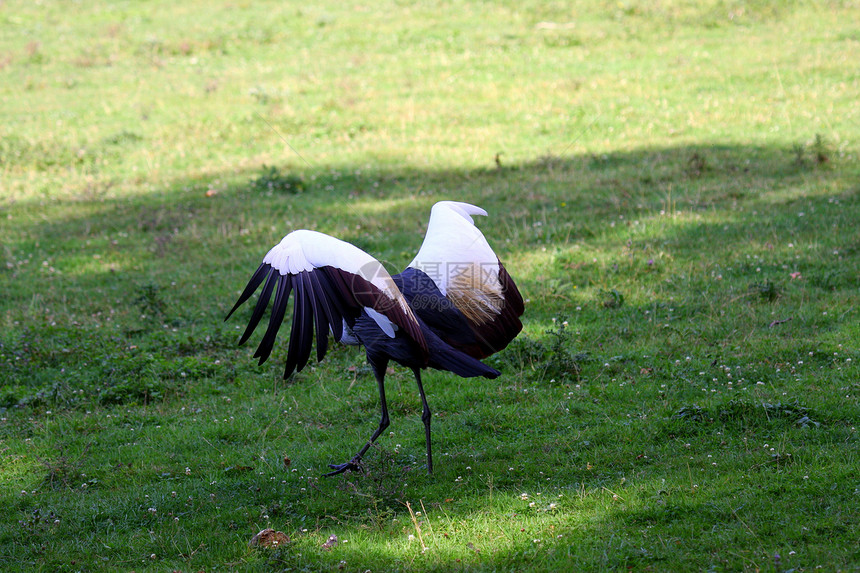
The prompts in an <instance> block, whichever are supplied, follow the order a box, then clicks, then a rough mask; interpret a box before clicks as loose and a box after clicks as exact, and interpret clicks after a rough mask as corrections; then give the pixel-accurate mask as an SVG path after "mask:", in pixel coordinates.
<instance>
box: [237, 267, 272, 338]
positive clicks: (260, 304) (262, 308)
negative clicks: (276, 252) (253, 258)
mask: <svg viewBox="0 0 860 573" xmlns="http://www.w3.org/2000/svg"><path fill="white" fill-rule="evenodd" d="M267 266H268V265H267ZM256 276H257V275H256V274H255V275H254V278H252V279H251V281H254V280H255V279H256ZM277 277H278V271H276V270H275V269H272V268H271V267H269V276H268V278H266V284H265V286H263V292H262V293H261V294H260V298H259V299H257V306H255V307H254V312H253V314H251V320H249V321H248V326H247V328H245V332H244V333H243V334H242V338H241V339H240V340H239V344H240V345H241V344H245V342H247V340H248V337H249V336H251V333H252V332H254V329H256V328H257V325H258V324H260V319H261V318H263V313H264V312H266V307H267V306H269V299H270V298H271V297H272V289H273V288H275V282H276V281H277V280H278V279H277ZM257 284H260V283H259V281H257ZM248 286H250V284H249V285H248ZM255 288H256V287H255ZM246 290H247V289H246ZM243 294H244V293H243Z"/></svg>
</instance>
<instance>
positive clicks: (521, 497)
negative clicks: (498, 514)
mask: <svg viewBox="0 0 860 573" xmlns="http://www.w3.org/2000/svg"><path fill="white" fill-rule="evenodd" d="M511 469H513V468H511ZM25 493H26V492H25ZM528 498H529V494H527V493H521V494H520V499H521V500H523V501H525V500H527V499H528Z"/></svg>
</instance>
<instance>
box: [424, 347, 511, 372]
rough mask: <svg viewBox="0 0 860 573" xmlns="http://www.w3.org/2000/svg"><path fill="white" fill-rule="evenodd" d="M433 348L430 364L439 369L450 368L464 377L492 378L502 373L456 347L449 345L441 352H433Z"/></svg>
mask: <svg viewBox="0 0 860 573" xmlns="http://www.w3.org/2000/svg"><path fill="white" fill-rule="evenodd" d="M433 350H434V349H432V348H431V350H430V363H429V366H430V367H431V368H436V369H437V370H449V371H451V372H453V373H454V374H456V375H458V376H462V377H464V378H474V377H476V376H483V377H484V378H490V379H492V378H496V377H498V376H499V375H500V374H501V372H499V371H498V370H496V369H495V368H490V367H489V366H487V365H486V364H484V363H483V362H481V361H480V360H477V359H475V358H472V357H471V356H469V355H468V354H466V353H464V352H460V351H459V350H457V349H455V348H451V347H449V348H447V349H444V350H442V351H441V352H433Z"/></svg>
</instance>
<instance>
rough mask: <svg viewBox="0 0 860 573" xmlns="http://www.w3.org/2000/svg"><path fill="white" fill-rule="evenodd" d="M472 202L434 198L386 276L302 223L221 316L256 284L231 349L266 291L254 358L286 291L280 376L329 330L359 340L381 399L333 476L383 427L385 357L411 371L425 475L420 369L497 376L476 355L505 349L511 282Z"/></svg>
mask: <svg viewBox="0 0 860 573" xmlns="http://www.w3.org/2000/svg"><path fill="white" fill-rule="evenodd" d="M476 215H479V216H484V217H486V216H487V212H486V211H485V210H484V209H482V208H480V207H476V206H475V205H471V204H469V203H462V202H457V201H439V202H437V203H436V204H434V205H433V207H432V208H431V210H430V219H429V222H428V224H427V231H426V233H425V236H424V240H423V243H422V244H421V246H420V248H419V250H418V253H417V254H416V255H415V258H414V259H413V260H412V262H410V263H409V264H408V265H407V267H406V269H405V270H403V272H401V273H399V274H395V275H393V276H392V275H390V274H389V273H388V271H387V270H386V269H385V267H384V266H383V265H382V263H380V262H379V261H378V260H377V259H375V258H374V257H373V256H371V255H369V254H368V253H366V252H365V251H363V250H361V249H359V248H358V247H356V246H355V245H352V244H351V243H348V242H345V241H342V240H340V239H337V238H335V237H332V236H330V235H327V234H324V233H320V232H317V231H311V230H304V229H301V230H295V231H292V232H291V233H289V234H288V235H286V236H285V237H284V238H283V239H282V240H281V242H280V243H278V244H277V245H275V246H274V247H272V248H271V249H270V250H269V251H268V253H267V254H266V255H265V257H263V262H262V263H261V264H260V266H259V267H258V268H257V270H256V272H255V273H254V274H253V275H252V276H251V279H250V280H249V281H248V284H247V286H246V287H245V289H244V290H243V291H242V293H241V294H240V296H239V299H238V300H237V301H236V304H235V305H234V306H233V308H232V309H231V310H230V312H229V313H228V314H227V317H226V318H225V321H226V320H228V319H229V318H230V316H231V315H233V313H234V312H235V311H236V309H238V308H239V307H240V306H242V304H244V303H245V302H247V301H248V300H249V299H250V298H251V296H253V294H254V293H255V292H256V291H257V290H258V289H259V288H260V285H261V284H262V285H263V288H262V291H261V293H260V296H259V298H258V299H257V302H256V305H255V306H254V309H253V312H252V313H251V316H250V320H249V321H248V324H247V327H246V328H245V331H244V333H243V334H242V336H241V338H240V340H239V345H240V346H241V345H242V344H244V343H245V342H247V341H248V339H249V338H250V337H251V335H252V333H253V332H254V331H255V329H256V328H257V326H258V325H259V324H260V321H261V319H262V317H263V315H264V314H265V311H266V309H267V308H268V306H269V300H270V299H271V297H272V294H273V293H274V302H273V303H272V307H271V311H270V314H269V321H268V326H267V327H266V330H265V333H264V334H263V337H262V339H261V340H260V343H259V345H258V347H257V350H256V352H255V353H254V358H258V359H259V364H260V365H262V364H263V363H264V362H266V360H268V358H269V357H270V355H271V354H272V350H273V348H274V345H275V340H276V337H277V334H278V331H279V329H280V327H281V325H282V323H283V322H284V318H285V315H286V311H287V307H288V301H289V298H290V295H291V293H294V297H293V298H294V302H293V313H292V325H291V326H290V336H289V345H288V348H287V356H286V365H285V368H284V379H286V378H289V377H290V376H291V375H292V374H293V372H301V370H302V369H303V368H304V367H305V366H306V365H307V364H308V362H309V360H310V359H311V354H312V352H313V349H314V348H313V347H314V340H315V341H316V359H317V361H318V362H319V361H322V359H323V357H324V356H325V354H326V352H327V350H328V344H329V335H330V334H331V336H332V338H333V339H334V340H335V341H337V342H340V343H344V344H349V345H362V346H364V349H365V352H366V356H367V362H368V363H369V365H370V367H371V369H372V370H373V374H374V376H375V378H376V383H377V387H378V390H379V399H380V403H381V417H380V421H379V425H378V426H377V428H376V430H375V431H374V432H373V434H372V435H371V437H370V439H369V440H368V442H367V443H365V444H364V445H363V446H362V447H361V449H359V450H358V452H357V453H356V454H355V455H354V456H353V457H352V458H351V459H350V460H349V461H348V462H345V463H342V464H329V468H330V469H331V470H332V471H331V472H328V473H326V474H324V475H325V476H334V475H338V474H341V473H343V472H345V471H347V470H349V471H352V472H361V471H363V465H362V459H363V456H364V455H365V454H366V453H367V450H368V449H369V448H370V447H371V445H372V444H373V443H374V442H375V441H376V439H377V438H378V437H379V436H380V434H382V432H383V431H385V429H386V428H388V426H389V425H390V420H389V416H388V404H387V402H386V399H385V374H386V372H387V369H388V365H389V363H390V362H391V361H393V362H395V363H397V364H400V365H402V366H404V367H406V368H409V369H411V370H412V372H413V374H414V376H415V382H416V383H417V386H418V393H419V395H420V397H421V404H422V413H421V420H422V421H423V423H424V431H425V443H426V448H427V472H428V473H429V474H432V473H433V456H432V448H431V435H430V420H431V411H430V407H429V405H428V403H427V396H426V394H425V392H424V386H423V384H422V380H421V371H422V370H424V369H426V368H432V369H436V370H443V371H450V372H453V373H454V374H457V375H459V376H461V377H464V378H472V377H477V376H483V377H485V378H489V379H493V378H496V377H498V376H499V375H500V374H501V373H500V372H499V371H498V370H496V369H495V368H492V367H490V366H488V365H486V364H484V363H483V362H481V360H482V359H484V358H487V357H488V356H490V355H492V354H495V353H496V352H499V351H500V350H502V349H503V348H505V347H506V346H507V345H508V344H509V343H510V342H511V341H512V340H513V339H514V338H515V337H516V336H517V334H519V332H520V331H521V330H522V327H523V325H522V322H521V321H520V317H521V316H522V315H523V312H524V310H525V309H524V303H523V298H522V295H521V294H520V292H519V290H518V288H517V286H516V284H515V283H514V280H513V279H512V278H511V276H510V275H509V274H508V272H507V270H506V269H505V267H504V265H503V264H502V262H501V260H500V259H499V257H498V256H497V255H496V254H495V253H494V252H493V249H492V248H491V247H490V245H489V243H488V242H487V239H486V237H484V234H483V233H482V232H481V231H480V229H478V227H477V226H475V221H474V219H473V216H476Z"/></svg>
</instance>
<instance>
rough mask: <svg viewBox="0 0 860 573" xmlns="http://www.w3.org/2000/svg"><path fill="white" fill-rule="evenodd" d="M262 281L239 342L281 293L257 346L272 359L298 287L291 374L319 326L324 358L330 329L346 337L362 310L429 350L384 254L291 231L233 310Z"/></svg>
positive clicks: (289, 356)
mask: <svg viewBox="0 0 860 573" xmlns="http://www.w3.org/2000/svg"><path fill="white" fill-rule="evenodd" d="M261 284H263V290H262V292H261V294H260V298H259V299H258V300H257V304H256V306H255V307H254V311H253V313H252V315H251V319H250V321H249V322H248V326H247V328H245V332H244V334H243V335H242V338H241V340H240V341H239V344H244V343H245V342H246V341H247V340H248V338H249V337H250V336H251V334H252V333H253V332H254V330H255V329H256V328H257V326H258V325H259V323H260V320H261V319H262V317H263V314H265V311H266V308H267V307H268V305H269V300H270V299H271V296H272V293H274V294H275V300H274V302H273V303H272V311H271V314H270V315H269V324H268V327H267V328H266V332H265V334H264V335H263V339H262V340H261V341H260V345H259V346H258V347H257V351H256V352H255V353H254V357H255V358H259V359H260V364H262V363H263V362H265V361H266V360H267V359H268V358H269V356H270V354H271V353H272V348H273V347H274V345H275V339H276V338H277V334H278V329H279V328H280V327H281V324H282V323H283V321H284V316H285V314H286V310H287V303H288V301H289V298H290V294H291V293H295V294H294V297H293V298H294V303H293V318H292V327H291V329H290V343H289V350H288V351H287V363H286V367H285V370H284V378H287V377H288V376H289V375H290V374H292V373H293V371H299V372H300V371H301V370H302V368H304V367H305V365H307V363H308V360H309V358H310V355H311V351H312V349H313V339H314V333H316V343H317V344H316V355H317V360H318V361H319V360H322V358H323V357H324V356H325V353H326V350H327V349H328V333H329V331H331V332H332V334H333V335H334V337H335V340H338V341H341V340H343V339H344V338H345V334H346V333H345V332H344V325H347V326H351V325H353V324H355V320H356V319H357V318H358V316H359V315H360V314H361V312H362V311H364V312H366V313H367V315H368V316H370V317H371V318H372V319H373V320H375V321H376V323H377V324H378V325H379V327H380V328H381V329H382V330H383V331H384V332H385V333H386V334H387V335H388V336H389V337H391V338H393V337H394V336H395V330H397V329H402V330H403V331H404V332H405V333H406V334H407V335H408V336H410V337H411V338H412V339H413V340H414V341H415V342H417V343H418V346H419V347H420V348H421V349H422V350H423V351H424V352H425V353H426V352H427V343H426V341H425V339H424V335H423V334H422V332H421V327H420V325H419V322H418V320H417V319H416V318H415V315H414V314H413V312H412V310H411V309H410V308H409V305H408V304H407V302H406V299H405V298H404V297H403V295H402V293H401V292H400V290H399V289H398V288H397V286H396V285H395V283H394V281H393V280H392V278H391V276H390V275H389V274H388V272H387V271H386V270H385V268H384V267H383V266H382V264H381V263H380V262H379V261H377V260H376V259H374V258H373V257H371V256H370V255H369V254H367V253H365V252H364V251H362V250H361V249H359V248H358V247H356V246H354V245H351V244H349V243H346V242H344V241H341V240H339V239H335V238H334V237H330V236H329V235H325V234H323V233H318V232H316V231H305V230H302V231H294V232H292V233H290V234H289V235H287V236H286V237H284V238H283V240H282V241H281V242H280V243H279V244H278V245H276V246H275V247H273V248H272V249H271V250H270V251H269V252H268V253H267V254H266V256H265V257H264V258H263V262H262V264H260V266H259V268H257V271H256V272H255V273H254V275H253V276H252V277H251V280H250V281H249V282H248V285H247V286H246V287H245V290H244V291H243V292H242V294H241V295H240V296H239V300H238V301H236V304H235V305H234V306H233V308H232V309H231V310H230V312H229V313H228V314H227V318H230V316H231V315H232V314H233V312H234V311H235V310H236V309H237V308H239V307H240V306H241V305H242V304H243V303H245V302H246V301H247V300H248V299H249V298H250V297H251V295H253V294H254V293H255V292H256V291H257V289H258V288H259V287H260V285H261ZM225 320H226V319H225Z"/></svg>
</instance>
